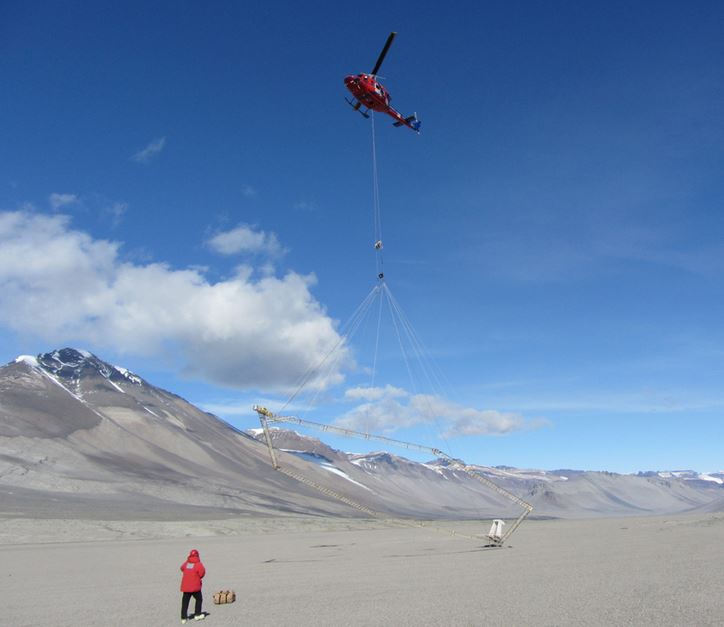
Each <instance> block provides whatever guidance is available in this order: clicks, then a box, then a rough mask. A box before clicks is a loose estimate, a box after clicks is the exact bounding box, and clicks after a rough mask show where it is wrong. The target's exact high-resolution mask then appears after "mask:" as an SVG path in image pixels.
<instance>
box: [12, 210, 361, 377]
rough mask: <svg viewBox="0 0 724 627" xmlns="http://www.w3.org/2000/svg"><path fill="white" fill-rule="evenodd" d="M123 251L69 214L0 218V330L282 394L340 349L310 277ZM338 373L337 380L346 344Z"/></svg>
mask: <svg viewBox="0 0 724 627" xmlns="http://www.w3.org/2000/svg"><path fill="white" fill-rule="evenodd" d="M120 247H121V244H119V243H118V242H111V241H106V240H97V239H94V238H93V237H91V236H90V235H89V234H87V233H85V232H83V231H80V230H76V229H73V228H72V226H71V224H70V218H69V217H68V216H64V215H59V214H54V215H40V214H34V213H31V212H28V211H15V212H0V324H1V325H3V326H5V327H6V328H8V329H11V330H14V331H16V332H21V333H26V334H31V335H34V336H36V337H40V338H43V339H44V340H46V341H48V342H50V343H51V344H54V345H57V344H60V343H73V342H79V343H82V344H84V345H93V346H98V347H110V348H113V349H115V350H116V351H118V352H127V353H134V354H139V355H149V356H164V357H169V356H173V357H175V358H178V359H180V360H181V363H182V364H183V368H184V369H185V371H186V372H187V373H188V374H190V375H192V376H198V377H200V378H203V379H205V380H208V381H212V382H215V383H218V384H222V385H226V386H230V387H234V388H238V389H252V388H255V389H269V390H282V389H289V388H290V387H291V386H292V385H293V384H294V383H295V382H296V381H298V380H299V378H300V377H301V376H302V375H303V374H304V373H305V372H307V370H308V368H309V367H310V366H314V365H316V364H318V363H320V362H321V360H322V359H323V357H324V356H325V355H326V354H327V353H328V352H329V350H330V349H331V347H333V346H335V345H336V344H337V343H339V342H340V341H341V338H340V336H339V334H338V333H337V330H336V326H335V322H334V321H333V320H332V319H331V318H330V317H329V316H328V315H327V314H326V312H325V310H324V308H323V307H322V305H321V304H320V303H319V302H318V301H317V300H315V298H314V296H313V295H312V293H311V291H310V287H311V286H312V285H313V284H314V277H313V276H302V275H300V274H297V273H295V272H291V271H290V272H287V273H286V274H285V275H283V276H274V275H266V276H261V277H260V278H256V279H255V278H254V277H255V276H256V275H255V274H254V273H253V271H252V270H251V269H250V268H248V267H247V268H241V269H240V270H239V271H238V272H237V273H236V275H234V276H233V277H231V278H229V279H226V280H223V281H218V282H210V281H209V280H208V279H207V278H206V277H205V275H204V273H203V271H202V270H200V269H174V268H172V267H170V266H169V265H167V264H164V263H132V262H129V261H124V260H123V259H122V258H121V256H120V254H119V250H120ZM339 350H341V351H342V353H341V354H342V357H343V358H342V359H341V362H340V366H339V368H338V369H336V370H335V371H333V372H331V373H329V374H327V375H326V378H325V379H324V380H317V381H316V382H315V383H314V384H315V385H316V386H318V387H324V386H326V385H331V384H335V383H339V382H341V381H342V379H343V375H342V369H343V368H344V367H346V366H347V365H349V364H350V360H351V358H350V357H349V353H348V350H347V348H346V347H345V346H344V343H342V344H341V349H339Z"/></svg>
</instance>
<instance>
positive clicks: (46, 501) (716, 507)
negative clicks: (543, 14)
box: [0, 348, 724, 519]
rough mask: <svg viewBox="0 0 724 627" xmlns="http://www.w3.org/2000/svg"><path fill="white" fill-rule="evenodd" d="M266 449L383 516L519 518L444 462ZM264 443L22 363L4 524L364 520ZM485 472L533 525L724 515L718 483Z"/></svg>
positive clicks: (117, 372) (0, 416)
mask: <svg viewBox="0 0 724 627" xmlns="http://www.w3.org/2000/svg"><path fill="white" fill-rule="evenodd" d="M272 435H273V440H274V444H275V447H276V448H277V449H278V450H279V451H280V452H279V456H280V462H281V463H282V464H283V465H284V467H285V468H288V469H290V470H293V471H294V472H295V473H297V474H298V475H301V476H304V477H307V478H308V479H309V480H310V481H312V482H314V483H315V484H318V485H320V486H323V487H325V488H327V489H329V490H332V491H334V492H336V493H337V494H341V495H344V496H345V497H347V498H349V499H352V500H354V501H355V502H357V503H360V504H362V505H364V506H365V507H368V508H370V509H373V510H375V511H378V512H380V513H382V514H384V515H387V516H397V517H400V516H401V517H416V518H438V519H439V518H451V519H453V518H465V519H475V518H481V517H485V518H487V517H491V516H496V517H497V516H501V517H507V516H511V515H514V514H517V513H518V512H517V510H516V508H514V507H511V506H510V504H509V503H508V502H507V501H501V499H500V497H499V496H498V495H496V494H495V493H492V492H491V491H490V490H489V489H487V488H486V487H485V486H484V485H482V484H480V483H479V482H477V481H475V480H474V479H471V478H470V477H469V476H467V475H466V474H465V473H462V472H461V471H460V470H457V469H455V468H452V467H448V466H447V465H446V464H445V463H444V462H443V461H441V460H431V461H430V462H428V463H419V462H415V461H411V460H408V459H405V458H403V457H399V456H396V455H392V454H390V453H389V452H378V453H371V454H368V455H353V454H348V453H344V452H341V451H338V450H335V449H332V448H330V447H329V446H328V445H326V444H325V443H323V442H322V441H320V440H318V439H316V438H311V437H307V436H304V435H300V434H298V433H296V432H294V431H291V430H283V429H274V430H272ZM260 437H261V435H260V433H259V430H251V431H250V432H248V433H244V432H241V431H239V430H238V429H236V428H234V427H233V426H231V425H229V424H228V423H226V422H224V421H223V420H220V419H219V418H217V417H215V416H213V415H211V414H208V413H206V412H203V411H202V410H200V409H198V408H197V407H195V406H193V405H192V404H190V403H188V402H187V401H185V400H184V399H182V398H180V397H179V396H177V395H175V394H172V393H171V392H167V391H165V390H162V389H160V388H157V387H155V386H153V385H151V384H150V383H149V382H147V381H145V380H144V379H143V378H141V377H139V376H138V375H135V374H133V373H132V372H129V371H128V370H126V369H124V368H120V367H117V366H113V365H110V364H108V363H106V362H105V361H103V360H101V359H99V358H98V357H96V356H95V355H93V354H91V353H88V352H86V351H79V350H76V349H72V348H64V349H61V350H55V351H52V352H49V353H45V354H41V355H38V356H36V357H30V356H21V357H18V358H17V359H16V360H15V361H14V362H11V363H9V364H7V365H6V366H3V367H1V368H0V516H25V517H48V518H53V517H83V518H98V519H104V518H114V517H123V518H134V517H135V518H151V519H156V518H157V519H173V518H180V519H191V518H197V519H201V518H219V517H225V516H239V515H248V516H285V515H302V514H304V515H317V516H359V515H360V512H358V511H357V510H355V509H352V508H350V507H349V506H348V505H346V504H344V503H343V502H341V501H339V500H337V499H335V498H332V497H330V496H327V495H326V494H323V493H322V492H319V491H317V490H315V489H314V488H312V487H310V486H308V485H305V484H304V483H300V482H299V481H296V480H294V479H292V478H291V477H289V476H286V475H284V474H282V473H279V472H277V471H275V470H273V469H272V467H271V465H270V463H269V458H268V451H267V448H266V444H265V443H264V442H262V441H261V440H260ZM477 471H478V472H480V473H481V474H483V475H485V476H487V477H489V478H490V479H492V480H493V481H495V482H496V483H498V484H499V485H501V486H502V487H505V488H506V489H508V490H510V491H512V492H513V493H515V494H517V495H519V496H520V497H521V498H523V499H525V500H526V501H528V502H530V503H531V504H532V505H534V507H535V510H534V512H533V515H534V516H555V517H583V516H615V515H645V514H671V513H681V512H687V511H724V472H716V473H708V474H700V473H697V472H695V471H692V470H677V471H652V472H642V473H638V474H637V475H619V474H614V473H607V472H586V471H579V470H554V471H544V470H520V469H516V468H510V467H496V468H484V467H479V468H477Z"/></svg>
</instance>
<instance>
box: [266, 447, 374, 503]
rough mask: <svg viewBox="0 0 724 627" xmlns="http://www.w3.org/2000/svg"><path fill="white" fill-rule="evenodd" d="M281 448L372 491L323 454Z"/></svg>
mask: <svg viewBox="0 0 724 627" xmlns="http://www.w3.org/2000/svg"><path fill="white" fill-rule="evenodd" d="M279 450H280V451H283V452H285V453H291V454H292V455H295V456H296V457H299V458H301V459H304V460H306V461H309V462H313V463H315V464H316V465H317V466H319V467H320V468H322V469H324V470H326V471H327V472H331V473H333V474H335V475H337V476H339V477H342V478H343V479H346V480H347V481H350V482H351V483H354V484H355V485H358V486H359V487H360V488H364V489H365V490H368V491H369V492H372V490H370V489H369V488H368V487H367V486H366V485H364V484H362V483H360V482H359V481H355V480H354V479H352V477H350V476H349V475H348V474H347V473H346V472H344V470H340V469H339V468H337V466H335V465H334V464H333V463H332V462H331V461H330V460H329V459H327V458H326V457H324V456H323V455H318V454H317V453H308V452H307V451H293V450H291V449H286V448H282V449H279Z"/></svg>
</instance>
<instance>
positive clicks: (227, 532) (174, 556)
mask: <svg viewBox="0 0 724 627" xmlns="http://www.w3.org/2000/svg"><path fill="white" fill-rule="evenodd" d="M0 525H2V526H3V527H4V528H3V530H2V531H3V533H2V535H0V543H2V544H0V546H2V553H3V572H2V575H0V576H2V577H3V579H4V581H5V585H4V586H3V594H2V598H3V606H4V607H3V611H2V615H1V616H0V624H2V625H12V626H14V627H22V626H33V627H35V626H37V625H46V624H47V625H50V624H52V625H59V626H62V625H89V626H95V625H99V626H100V625H102V626H108V625H139V626H154V627H156V626H163V625H176V624H180V617H179V605H180V593H179V592H178V585H179V581H180V572H179V570H178V569H179V566H180V565H181V563H182V562H183V560H184V559H185V557H186V555H187V553H188V551H189V549H191V548H197V549H198V550H199V551H200V552H201V558H202V560H203V561H204V563H205V565H206V567H207V570H208V575H207V577H206V579H205V584H204V593H205V607H204V609H205V610H206V611H208V612H210V614H209V616H208V617H207V618H206V621H205V622H204V623H203V624H205V625H218V626H222V625H235V626H237V625H253V626H263V625H277V626H278V625H294V626H300V627H304V626H306V625H310V626H311V625H314V626H316V627H318V626H326V625H329V626H335V627H338V626H342V625H365V626H368V625H369V626H375V625H380V626H381V625H386V626H394V627H402V626H407V625H410V626H412V625H415V626H420V625H446V626H450V625H511V626H516V627H518V626H523V625H576V626H582V625H657V626H659V625H699V626H703V625H724V595H722V590H724V566H722V565H723V564H724V515H722V514H707V515H692V516H676V517H666V518H620V519H604V520H601V519H598V520H578V521H561V520H547V521H526V522H525V523H524V524H523V526H522V527H521V528H520V529H519V530H518V531H517V532H516V533H515V535H513V536H512V537H511V542H510V546H509V547H505V548H500V549H485V548H483V547H482V543H481V542H475V541H472V540H468V539H465V538H462V537H453V536H451V535H448V534H445V533H438V532H435V531H433V530H432V529H429V528H408V527H400V526H394V525H385V524H382V523H379V522H374V523H365V522H364V521H339V520H337V521H329V520H316V521H315V520H310V519H306V520H299V521H294V520H290V519H285V520H283V521H281V522H278V523H275V522H274V521H270V520H249V521H244V520H242V521H223V522H219V521H209V522H208V523H207V524H206V525H204V524H203V523H200V522H199V521H194V522H193V523H188V524H185V523H183V522H178V523H173V524H171V523H154V522H133V521H106V522H100V521H72V520H58V521H50V522H49V521H29V520H25V521H22V520H21V521H18V520H12V521H9V520H6V521H3V522H0ZM8 525H14V526H8ZM49 525H50V526H49ZM449 526H451V527H455V528H456V529H458V530H459V531H461V532H464V533H472V532H479V531H480V530H481V525H477V526H473V524H471V523H460V524H450V525H449ZM486 527H487V525H486ZM33 529H35V531H36V532H37V533H34V532H33ZM484 531H487V528H486V529H485V530H484ZM109 534H110V535H109ZM80 538H84V539H85V540H84V541H78V540H79V539H80ZM53 540H60V541H57V542H54V541H53ZM22 542H26V543H25V544H23V543H22ZM227 588H231V589H234V590H235V591H236V593H237V602H236V603H234V604H231V605H220V606H215V605H213V604H212V603H211V595H212V593H213V592H214V591H216V590H219V589H227ZM192 606H193V602H192ZM193 624H196V623H193Z"/></svg>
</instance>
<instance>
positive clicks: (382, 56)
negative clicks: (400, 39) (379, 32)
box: [370, 31, 397, 76]
mask: <svg viewBox="0 0 724 627" xmlns="http://www.w3.org/2000/svg"><path fill="white" fill-rule="evenodd" d="M395 35H397V33H396V32H394V31H393V32H391V33H390V36H389V37H388V38H387V42H386V43H385V47H384V48H382V52H380V56H379V57H377V63H375V67H374V68H372V71H371V72H370V74H372V76H376V75H377V70H379V69H380V66H381V65H382V62H383V61H384V60H385V57H386V56H387V51H388V50H389V49H390V46H391V45H392V40H393V39H394V38H395Z"/></svg>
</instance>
